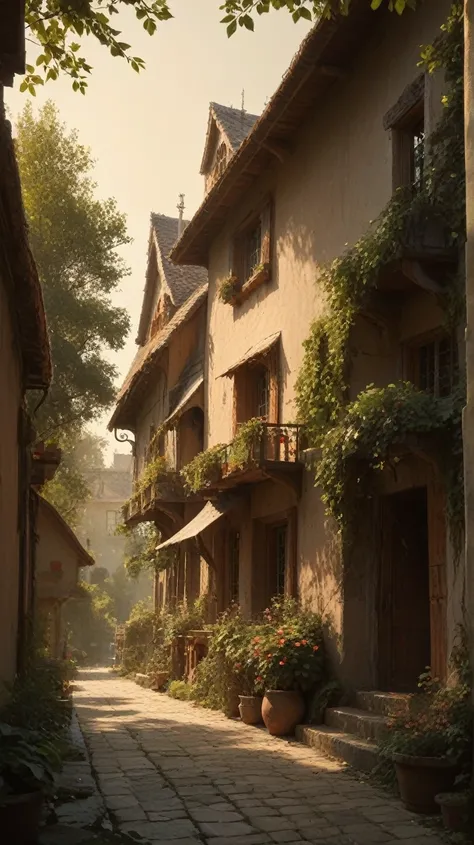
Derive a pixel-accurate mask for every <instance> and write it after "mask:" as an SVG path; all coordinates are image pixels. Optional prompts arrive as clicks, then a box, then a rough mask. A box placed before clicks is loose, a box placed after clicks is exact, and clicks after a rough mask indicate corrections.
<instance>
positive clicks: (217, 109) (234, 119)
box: [211, 103, 259, 153]
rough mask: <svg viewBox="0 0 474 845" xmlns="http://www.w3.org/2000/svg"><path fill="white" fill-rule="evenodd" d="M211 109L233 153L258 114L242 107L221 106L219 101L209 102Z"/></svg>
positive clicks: (251, 127) (243, 139) (250, 128)
mask: <svg viewBox="0 0 474 845" xmlns="http://www.w3.org/2000/svg"><path fill="white" fill-rule="evenodd" d="M211 111H212V112H213V114H214V117H215V119H216V123H217V124H218V125H219V128H220V129H221V130H222V131H223V132H225V134H226V136H227V140H228V141H229V143H230V145H231V147H232V149H233V151H234V153H236V152H237V150H238V149H239V147H240V145H241V144H242V142H243V141H245V139H246V137H247V135H248V134H249V132H250V131H251V130H252V129H253V125H254V123H256V121H257V120H258V117H259V116H258V114H249V113H248V112H246V111H243V110H242V109H233V108H231V107H230V106H221V105H220V104H219V103H211Z"/></svg>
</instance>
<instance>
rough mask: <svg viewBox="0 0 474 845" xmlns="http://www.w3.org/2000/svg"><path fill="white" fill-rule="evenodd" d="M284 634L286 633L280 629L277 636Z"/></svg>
mask: <svg viewBox="0 0 474 845" xmlns="http://www.w3.org/2000/svg"><path fill="white" fill-rule="evenodd" d="M284 633H285V632H284V630H283V628H280V630H279V631H277V634H284Z"/></svg>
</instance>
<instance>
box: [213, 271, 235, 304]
mask: <svg viewBox="0 0 474 845" xmlns="http://www.w3.org/2000/svg"><path fill="white" fill-rule="evenodd" d="M237 291H238V279H237V276H233V275H232V273H231V274H230V275H229V276H226V277H225V279H223V280H222V282H221V283H220V285H219V289H218V292H217V293H218V296H219V299H220V300H221V302H223V303H224V304H225V305H228V304H229V303H230V302H232V300H233V298H234V296H235V295H236V293H237Z"/></svg>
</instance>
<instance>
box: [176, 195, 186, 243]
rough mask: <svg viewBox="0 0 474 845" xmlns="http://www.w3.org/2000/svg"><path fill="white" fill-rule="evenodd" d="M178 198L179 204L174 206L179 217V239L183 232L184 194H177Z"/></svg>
mask: <svg viewBox="0 0 474 845" xmlns="http://www.w3.org/2000/svg"><path fill="white" fill-rule="evenodd" d="M178 196H179V203H178V205H177V206H176V208H177V209H178V211H179V217H178V238H180V237H181V234H182V232H183V211H184V194H178Z"/></svg>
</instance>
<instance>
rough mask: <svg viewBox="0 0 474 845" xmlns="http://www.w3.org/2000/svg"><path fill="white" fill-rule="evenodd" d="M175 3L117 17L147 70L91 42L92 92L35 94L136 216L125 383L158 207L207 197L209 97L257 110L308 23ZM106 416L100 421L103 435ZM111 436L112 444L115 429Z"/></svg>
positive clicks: (61, 87) (105, 186) (10, 100)
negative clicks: (242, 24)
mask: <svg viewBox="0 0 474 845" xmlns="http://www.w3.org/2000/svg"><path fill="white" fill-rule="evenodd" d="M171 9H172V12H173V14H174V15H175V17H174V19H173V20H170V21H167V22H164V23H163V24H161V25H159V27H158V31H157V33H156V34H155V35H154V36H153V37H150V36H149V35H147V33H146V32H145V31H144V30H143V28H142V26H141V24H140V23H139V22H138V21H136V20H135V19H134V17H133V15H132V14H131V13H130V12H128V11H125V12H123V13H121V14H120V16H118V15H117V16H116V17H115V18H114V26H115V27H116V28H117V29H122V33H123V39H122V40H124V41H126V42H128V43H129V44H132V47H133V54H134V55H138V56H141V57H142V58H143V59H145V62H146V69H145V70H144V71H142V72H141V73H140V74H136V73H134V71H132V70H131V69H130V68H129V67H128V66H127V65H126V64H125V63H124V62H123V61H121V60H120V59H118V58H115V59H114V58H112V57H111V56H110V55H109V54H108V53H107V52H106V51H105V49H104V48H102V47H100V46H99V45H96V44H93V43H92V42H90V43H88V44H87V46H86V52H87V58H88V60H89V62H90V64H92V65H93V67H94V70H93V73H92V76H91V80H90V83H89V88H88V92H87V94H86V95H85V96H82V95H81V94H78V93H74V92H73V91H72V89H71V86H70V83H69V82H68V81H67V80H60V81H58V82H50V83H48V84H47V85H46V86H45V87H44V88H43V89H40V90H39V91H38V95H37V97H36V99H35V101H34V102H35V103H36V104H37V105H38V106H39V105H41V104H42V103H43V102H45V100H47V99H52V100H54V101H55V102H56V104H57V105H58V107H59V109H60V113H61V117H62V119H63V120H64V121H65V122H66V123H67V124H68V126H69V127H70V128H73V127H74V128H76V129H78V130H79V135H80V140H81V142H82V143H84V144H86V145H87V146H89V147H90V148H91V149H92V153H93V155H94V158H95V159H96V162H97V164H96V169H95V178H96V181H97V184H98V187H97V193H98V195H99V196H100V197H103V198H105V197H107V196H114V197H116V199H117V201H118V204H119V207H120V209H121V210H122V211H124V212H125V213H126V215H127V218H128V228H129V233H130V235H131V236H132V238H133V243H132V244H131V245H130V246H129V247H127V248H126V250H124V256H125V258H126V260H127V262H128V264H129V265H130V268H131V275H130V276H129V277H127V278H126V279H125V280H124V282H123V284H122V289H121V291H120V292H117V293H116V294H115V296H114V301H115V302H116V303H117V304H119V305H122V306H124V307H125V308H127V309H128V311H129V313H130V316H131V320H132V330H131V332H130V335H129V338H128V341H127V344H126V346H125V348H124V349H123V350H122V351H121V352H120V353H118V354H117V355H116V356H115V362H116V364H117V366H118V368H119V372H120V377H119V379H118V385H119V384H120V382H121V379H122V377H123V376H124V374H125V373H126V371H127V369H128V367H129V365H130V363H131V360H132V358H133V355H134V354H135V351H136V346H135V343H134V339H135V336H136V329H137V323H138V315H139V311H140V305H141V299H142V292H143V285H144V278H145V264H146V250H147V241H148V225H149V217H150V212H151V211H155V212H161V213H164V214H169V215H173V216H175V215H177V211H176V203H177V201H178V194H179V193H184V194H185V206H186V211H185V216H186V217H187V218H188V219H189V218H190V217H191V216H192V214H193V213H194V212H195V211H196V209H197V207H198V205H199V204H200V202H201V200H202V196H203V177H202V176H200V175H199V167H200V162H201V156H202V152H203V146H204V138H205V132H206V127H207V117H208V105H209V102H210V101H212V100H214V101H216V102H218V103H223V104H224V105H229V106H234V107H240V104H241V97H242V90H244V91H245V108H246V109H247V111H249V112H254V113H256V114H259V113H260V112H261V111H262V109H263V107H264V105H265V103H266V101H267V100H268V99H269V98H270V97H271V95H272V94H273V92H274V91H275V89H276V88H277V86H278V84H279V82H280V79H281V77H282V75H283V74H284V72H285V70H286V68H287V67H288V64H289V63H290V61H291V58H292V56H293V54H294V53H295V52H296V50H297V49H298V46H299V44H300V42H301V39H302V38H303V37H304V35H305V34H306V32H307V31H308V27H309V25H308V23H307V22H304V21H300V22H299V23H298V24H294V23H293V22H292V20H291V18H290V16H289V14H288V13H287V12H286V11H281V12H277V13H270V14H268V15H264V16H263V17H262V18H257V20H256V32H254V33H251V32H248V31H246V30H243V29H241V30H239V32H238V33H236V34H235V35H234V36H233V37H232V38H230V39H228V38H227V36H226V31H225V27H224V25H222V24H220V23H219V20H220V18H221V17H222V13H221V12H220V11H219V0H179V2H172V0H171ZM20 82H21V77H20V78H19V80H18V81H17V87H16V89H14V90H13V91H10V90H9V89H7V95H6V100H7V106H8V107H9V111H10V114H11V117H12V118H13V119H14V116H15V115H16V114H17V113H18V111H20V110H21V109H22V108H23V105H24V103H25V95H24V94H20V93H19V91H18V86H19V84H20ZM108 416H109V414H107V415H106V416H105V418H104V420H102V421H101V422H100V424H98V425H97V426H95V427H94V430H96V431H97V432H98V433H100V434H105V427H106V422H107V419H108ZM110 437H111V436H110V435H109V440H110ZM110 442H111V447H112V448H111V450H110V451H112V449H113V444H114V443H115V441H114V440H113V437H112V439H111V440H110ZM115 445H117V447H118V444H116V443H115ZM118 448H119V449H120V450H121V451H122V449H121V447H118Z"/></svg>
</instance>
